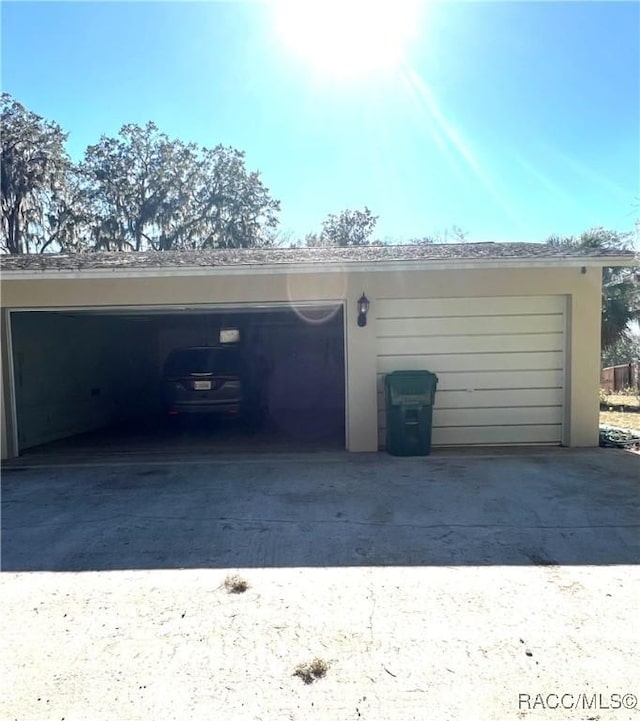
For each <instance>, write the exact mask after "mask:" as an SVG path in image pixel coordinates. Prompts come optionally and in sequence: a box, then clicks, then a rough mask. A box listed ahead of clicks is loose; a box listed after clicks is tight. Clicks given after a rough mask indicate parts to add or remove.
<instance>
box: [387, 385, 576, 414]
mask: <svg viewBox="0 0 640 721" xmlns="http://www.w3.org/2000/svg"><path fill="white" fill-rule="evenodd" d="M563 401H564V391H563V390H562V388H535V389H519V390H518V391H517V393H516V394H515V395H514V393H513V391H511V390H482V391H466V390H464V391H447V390H442V389H440V388H438V392H437V393H436V402H435V409H436V410H437V411H438V412H439V411H440V410H444V409H453V408H467V409H468V408H513V407H519V406H522V405H524V406H527V407H538V406H558V407H560V406H562V404H563ZM384 403H385V400H384V389H383V388H382V385H381V386H380V389H379V391H378V408H379V409H380V413H384Z"/></svg>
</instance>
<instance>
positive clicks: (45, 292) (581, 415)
mask: <svg viewBox="0 0 640 721" xmlns="http://www.w3.org/2000/svg"><path fill="white" fill-rule="evenodd" d="M363 291H364V292H365V293H366V295H367V296H368V298H369V300H370V301H371V303H372V304H374V303H375V302H376V301H377V300H378V299H380V298H421V297H424V298H437V297H442V298H451V297H459V296H462V297H471V296H476V295H481V296H510V295H514V296H522V295H528V294H532V295H554V294H559V295H566V296H568V299H569V302H568V336H567V338H568V348H567V353H568V365H567V373H568V378H567V384H566V392H567V399H566V401H567V402H566V408H567V419H566V429H565V444H566V445H570V446H595V445H597V443H598V385H599V366H600V303H601V272H600V270H599V269H598V268H589V269H587V271H586V272H585V273H582V272H581V271H580V269H579V268H570V269H560V268H537V269H524V268H523V269H493V270H437V271H435V270H434V271H415V270H413V271H409V270H398V271H394V272H390V271H385V272H377V273H376V272H346V271H345V272H336V271H333V272H318V273H301V274H287V273H281V274H277V275H275V274H274V275H271V274H261V275H253V274H252V275H248V274H247V275H229V276H220V275H215V276H191V277H161V278H142V277H138V278H134V277H131V278H106V279H99V278H95V279H80V278H77V279H60V280H42V279H39V280H10V279H9V280H8V279H6V277H5V279H3V286H2V304H3V307H5V308H40V309H54V308H65V307H87V306H89V307H90V306H119V305H141V306H144V305H170V304H175V305H193V304H199V303H203V304H204V303H206V304H211V303H232V304H236V303H259V302H265V303H266V302H287V303H291V304H296V303H297V302H304V301H330V300H336V301H345V319H346V322H345V334H346V374H347V398H346V407H347V448H348V449H349V450H351V451H376V450H377V448H378V429H377V421H378V413H377V389H376V329H375V313H374V312H370V313H369V322H368V324H367V326H366V327H365V328H359V327H358V326H357V324H356V301H357V299H358V297H359V296H360V294H361V293H362V292H363ZM4 345H5V344H4V343H3V346H4ZM6 369H7V364H6V363H3V373H5V374H6ZM5 392H6V385H5ZM3 412H4V413H3V418H2V421H3V423H2V425H3V428H5V427H6V425H7V424H6V421H7V418H6V416H7V404H6V403H4V407H3ZM3 433H4V431H3ZM10 435H11V434H9V438H8V439H7V442H5V443H4V445H3V455H5V456H6V455H7V454H9V455H11V454H12V453H13V452H14V451H13V448H12V447H11V442H10Z"/></svg>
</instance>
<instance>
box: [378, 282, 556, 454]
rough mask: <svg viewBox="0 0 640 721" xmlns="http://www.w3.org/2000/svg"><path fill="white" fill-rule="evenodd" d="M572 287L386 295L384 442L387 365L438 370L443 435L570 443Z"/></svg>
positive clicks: (381, 311) (382, 306)
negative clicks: (566, 291) (567, 293)
mask: <svg viewBox="0 0 640 721" xmlns="http://www.w3.org/2000/svg"><path fill="white" fill-rule="evenodd" d="M565 306H566V298H565V297H564V296H561V295H560V296H558V295H555V296H533V297H523V296H512V297H509V298H508V299H505V298H496V297H486V298H473V299H472V298H448V299H446V300H442V299H434V298H424V299H410V300H407V299H381V300H380V301H379V302H378V304H377V310H376V328H377V358H378V413H379V418H380V445H381V446H383V445H384V436H385V430H386V419H385V409H384V394H383V390H384V386H383V382H384V375H385V374H386V373H389V372H391V371H392V370H411V369H416V368H424V369H425V370H431V371H432V372H435V373H436V374H437V375H438V391H437V403H436V406H435V409H434V418H433V442H434V444H437V445H449V446H451V445H463V446H468V445H494V444H496V443H498V444H500V445H510V444H536V443H547V444H560V443H561V442H562V440H563V437H562V433H563V423H564V403H565V387H564V376H565V363H566V353H565V343H566V340H565V324H566V318H565Z"/></svg>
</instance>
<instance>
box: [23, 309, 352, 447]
mask: <svg viewBox="0 0 640 721" xmlns="http://www.w3.org/2000/svg"><path fill="white" fill-rule="evenodd" d="M11 343H12V359H13V368H14V393H13V395H14V406H15V416H16V421H17V441H18V447H19V450H20V453H21V454H39V453H45V454H50V453H62V454H66V453H72V454H74V453H75V454H77V453H84V454H93V453H95V454H98V455H104V454H108V453H127V454H131V453H141V454H145V453H151V454H155V453H158V454H162V453H165V454H166V453H171V452H177V453H181V452H185V453H187V454H191V455H193V454H208V453H216V452H249V453H250V452H260V451H264V452H272V451H309V450H320V449H335V450H338V449H344V447H345V360H344V358H345V353H344V318H343V307H342V304H340V303H338V304H334V305H330V304H323V305H321V306H320V305H308V306H301V307H296V308H295V309H292V308H291V307H289V306H284V305H283V306H273V305H271V306H262V307H257V306H251V307H234V308H212V307H190V308H162V309H140V308H130V309H126V308H118V309H82V310H64V311H61V310H56V311H17V312H12V313H11Z"/></svg>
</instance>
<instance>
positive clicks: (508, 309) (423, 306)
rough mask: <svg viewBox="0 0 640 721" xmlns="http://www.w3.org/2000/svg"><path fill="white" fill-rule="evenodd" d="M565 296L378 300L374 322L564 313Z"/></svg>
mask: <svg viewBox="0 0 640 721" xmlns="http://www.w3.org/2000/svg"><path fill="white" fill-rule="evenodd" d="M564 307H565V299H564V296H561V295H558V296H505V297H503V298H496V297H487V298H478V297H472V298H394V299H378V300H377V301H376V303H375V307H374V308H373V310H374V312H375V314H376V318H443V317H449V316H461V317H468V316H490V315H496V316H504V315H539V314H549V313H564Z"/></svg>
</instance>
